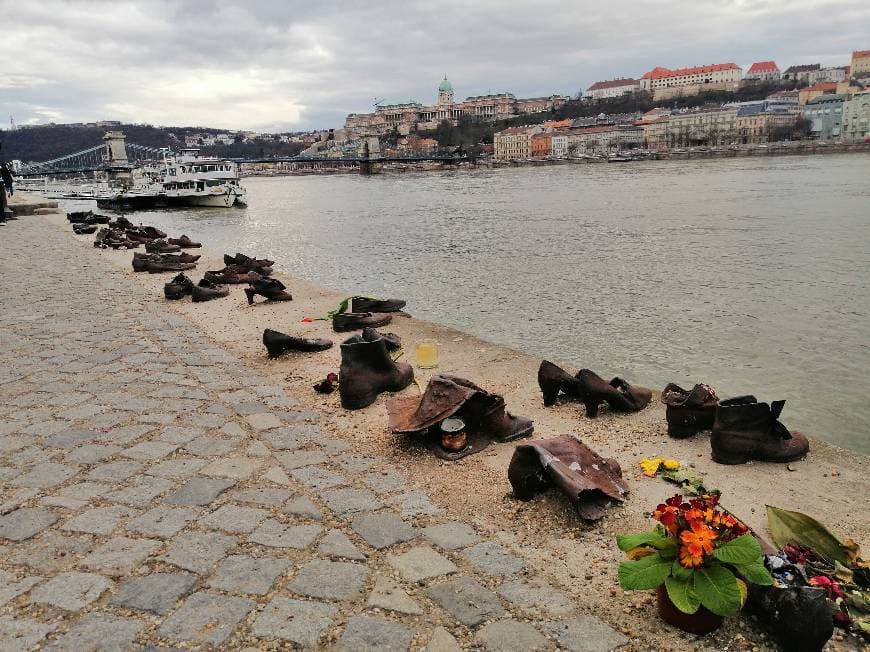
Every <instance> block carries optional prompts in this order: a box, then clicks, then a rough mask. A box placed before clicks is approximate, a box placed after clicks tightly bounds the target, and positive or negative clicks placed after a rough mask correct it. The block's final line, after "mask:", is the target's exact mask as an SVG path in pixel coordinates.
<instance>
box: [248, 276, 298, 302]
mask: <svg viewBox="0 0 870 652" xmlns="http://www.w3.org/2000/svg"><path fill="white" fill-rule="evenodd" d="M258 294H259V295H260V296H262V297H266V301H292V300H293V297H292V296H291V295H290V293H289V292H287V286H286V285H284V284H283V283H282V282H281V281H279V280H278V279H275V278H260V279H257V280H255V281H253V282H252V283H251V287H247V288H245V295H246V296H247V297H248V305H252V304H253V303H254V297H255V296H257V295H258Z"/></svg>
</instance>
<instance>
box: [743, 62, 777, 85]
mask: <svg viewBox="0 0 870 652" xmlns="http://www.w3.org/2000/svg"><path fill="white" fill-rule="evenodd" d="M780 77H781V73H780V72H779V66H777V65H776V62H775V61H756V62H755V63H753V64H752V65H751V66H749V70H747V71H746V76H745V77H744V79H749V80H752V81H759V82H771V81H779V79H780Z"/></svg>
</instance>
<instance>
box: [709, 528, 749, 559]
mask: <svg viewBox="0 0 870 652" xmlns="http://www.w3.org/2000/svg"><path fill="white" fill-rule="evenodd" d="M713 556H714V557H715V558H716V559H718V560H719V561H724V562H725V563H727V564H751V563H753V562H756V561H759V560H760V559H761V546H760V545H758V541H756V540H755V537H754V536H752V535H751V534H744V535H743V536H739V537H737V538H736V539H731V541H728V542H726V543H723V544H722V545H719V546H717V547H716V549H715V550H714V551H713Z"/></svg>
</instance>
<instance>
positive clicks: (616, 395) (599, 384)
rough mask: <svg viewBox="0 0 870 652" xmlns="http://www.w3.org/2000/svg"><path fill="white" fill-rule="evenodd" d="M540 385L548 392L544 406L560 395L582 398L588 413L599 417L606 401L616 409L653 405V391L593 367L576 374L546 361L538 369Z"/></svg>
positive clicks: (592, 416) (542, 390)
mask: <svg viewBox="0 0 870 652" xmlns="http://www.w3.org/2000/svg"><path fill="white" fill-rule="evenodd" d="M538 385H539V386H540V388H541V392H542V393H543V395H544V405H545V406H547V407H549V406H551V405H553V404H554V403H555V402H556V400H557V399H558V398H559V396H560V395H564V396H565V397H566V398H569V399H572V400H575V401H579V402H581V403H583V405H584V406H585V407H586V416H587V417H589V418H595V417H596V416H598V409H599V407H600V406H601V405H602V404H604V403H606V404H607V405H608V407H609V408H610V409H611V410H614V411H616V412H637V411H639V410H642V409H643V408H645V407H646V406H647V404H649V402H650V399H651V398H652V391H651V390H649V389H647V388H646V387H639V386H637V385H631V384H629V383H627V382H626V381H624V380H623V379H622V378H619V377H616V378H613V379H612V380H611V381H609V382H608V381H606V380H604V379H603V378H602V377H601V376H599V375H598V374H596V373H595V372H594V371H591V370H589V369H581V370H580V371H578V372H577V374H576V375H574V376H572V375H571V374H569V373H568V372H567V371H565V370H564V369H562V368H561V367H558V366H557V365H555V364H553V363H552V362H549V361H547V360H544V361H543V362H541V366H540V368H539V369H538Z"/></svg>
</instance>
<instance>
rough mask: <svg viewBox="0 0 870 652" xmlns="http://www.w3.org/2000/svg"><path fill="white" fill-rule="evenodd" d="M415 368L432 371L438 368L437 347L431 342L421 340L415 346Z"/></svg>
mask: <svg viewBox="0 0 870 652" xmlns="http://www.w3.org/2000/svg"><path fill="white" fill-rule="evenodd" d="M416 357H417V366H418V367H420V368H421V369H432V368H433V367H437V366H438V345H437V344H436V343H435V342H433V341H432V340H422V341H421V342H419V343H418V344H417V350H416Z"/></svg>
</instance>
